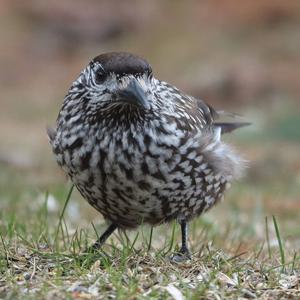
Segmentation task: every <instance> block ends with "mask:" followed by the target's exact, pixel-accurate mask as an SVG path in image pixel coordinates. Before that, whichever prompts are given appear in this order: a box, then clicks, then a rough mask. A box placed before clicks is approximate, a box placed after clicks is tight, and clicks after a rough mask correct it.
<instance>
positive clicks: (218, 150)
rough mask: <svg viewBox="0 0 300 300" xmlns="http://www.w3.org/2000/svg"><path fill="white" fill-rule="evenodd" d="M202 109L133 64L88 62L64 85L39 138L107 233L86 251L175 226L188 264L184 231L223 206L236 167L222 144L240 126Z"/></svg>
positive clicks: (130, 58)
mask: <svg viewBox="0 0 300 300" xmlns="http://www.w3.org/2000/svg"><path fill="white" fill-rule="evenodd" d="M224 115H225V116H234V115H233V114H230V113H226V112H224V111H221V110H220V111H218V110H216V109H214V108H213V107H212V106H211V105H209V104H207V103H206V102H204V101H203V100H201V99H198V98H195V97H193V96H190V95H188V94H186V93H184V92H183V91H181V90H179V89H178V88H176V87H175V86H173V85H171V84H169V83H167V82H165V81H162V80H159V79H157V78H156V77H155V76H154V75H153V71H152V67H151V65H150V64H149V63H148V62H147V60H145V59H144V58H142V57H139V56H137V55H135V54H131V53H127V52H109V53H104V54H100V55H98V56H96V57H95V58H93V59H92V60H91V61H90V62H89V63H88V65H87V66H86V67H85V68H84V69H83V70H82V71H81V73H80V75H79V77H78V78H77V79H76V80H75V81H74V82H73V83H72V85H71V87H70V89H69V91H68V93H67V95H66V96H65V98H64V101H63V104H62V107H61V109H60V111H59V114H58V117H57V120H56V125H55V127H54V128H48V137H49V141H50V144H51V146H52V151H53V153H54V155H55V157H56V161H57V163H58V165H59V166H60V167H61V168H62V169H63V170H64V171H65V172H66V174H67V175H68V177H69V178H70V179H71V181H72V182H73V184H74V185H75V186H76V188H77V189H78V191H79V192H80V193H81V195H82V196H83V198H84V199H85V200H87V201H88V203H89V204H90V205H92V206H93V207H94V208H95V209H96V210H97V211H99V212H100V213H101V214H102V216H103V217H104V219H105V220H106V222H107V224H108V227H107V229H106V230H105V232H104V233H103V234H102V235H101V236H100V238H99V239H98V240H97V241H96V242H95V243H94V244H93V246H92V247H91V249H93V250H100V249H101V247H102V246H103V244H104V243H105V242H106V240H107V238H108V237H109V236H110V235H111V234H112V233H113V232H114V231H115V230H116V229H119V230H130V229H136V228H137V227H138V226H139V225H141V224H150V226H156V225H160V224H163V223H166V222H170V221H172V220H177V222H178V223H179V224H180V226H181V237H182V241H181V247H180V249H179V251H178V252H177V253H175V254H174V255H173V259H174V261H184V260H186V259H190V258H191V252H190V249H189V246H188V223H189V221H191V220H192V219H193V218H195V217H198V216H200V215H201V214H202V213H204V212H206V211H207V210H209V209H210V208H211V207H213V206H214V205H215V204H217V203H218V202H220V201H221V200H222V199H223V198H224V193H225V191H226V190H227V189H228V188H229V186H230V184H231V182H232V181H233V180H235V179H237V178H239V176H240V175H241V173H242V170H243V169H244V166H243V165H244V163H243V161H244V160H243V159H242V158H241V157H240V155H239V154H237V153H236V152H235V150H233V149H232V148H231V147H230V146H228V145H227V144H225V143H224V142H223V141H222V139H221V136H222V134H224V133H229V132H231V131H233V130H235V129H237V128H240V127H243V126H246V125H249V123H247V122H237V121H236V120H233V121H232V122H221V121H218V120H220V119H221V118H222V116H224Z"/></svg>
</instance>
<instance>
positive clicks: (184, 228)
mask: <svg viewBox="0 0 300 300" xmlns="http://www.w3.org/2000/svg"><path fill="white" fill-rule="evenodd" d="M180 226H181V240H182V244H181V248H180V250H179V253H180V254H182V255H183V256H186V257H187V258H191V254H190V250H189V248H188V241H187V239H188V224H187V222H186V221H185V220H183V221H181V222H180Z"/></svg>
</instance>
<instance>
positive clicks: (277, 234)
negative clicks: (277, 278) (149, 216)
mask: <svg viewBox="0 0 300 300" xmlns="http://www.w3.org/2000/svg"><path fill="white" fill-rule="evenodd" d="M273 223H274V228H275V232H276V238H277V241H278V247H279V251H280V258H281V264H282V272H284V271H285V253H284V248H283V243H282V240H281V236H280V232H279V227H278V224H277V221H276V218H275V216H273Z"/></svg>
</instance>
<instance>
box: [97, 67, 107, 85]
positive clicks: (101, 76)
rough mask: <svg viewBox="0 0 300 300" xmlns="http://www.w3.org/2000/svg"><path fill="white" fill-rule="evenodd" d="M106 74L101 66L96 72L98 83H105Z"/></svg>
mask: <svg viewBox="0 0 300 300" xmlns="http://www.w3.org/2000/svg"><path fill="white" fill-rule="evenodd" d="M106 76H107V74H106V73H105V72H104V71H103V70H102V69H101V68H99V69H98V70H97V71H96V74H95V81H96V83H98V84H101V83H103V82H104V81H105V79H106Z"/></svg>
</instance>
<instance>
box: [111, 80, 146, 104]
mask: <svg viewBox="0 0 300 300" xmlns="http://www.w3.org/2000/svg"><path fill="white" fill-rule="evenodd" d="M116 96H117V101H120V102H124V103H129V104H133V105H135V106H137V107H141V108H144V109H146V110H147V109H149V108H150V105H149V100H148V97H147V95H146V93H145V91H144V90H143V88H142V87H141V85H140V83H139V82H138V81H137V80H136V79H135V78H132V79H131V80H130V82H129V84H128V85H127V86H126V87H125V88H124V89H122V90H120V91H118V92H117V93H116Z"/></svg>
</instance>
